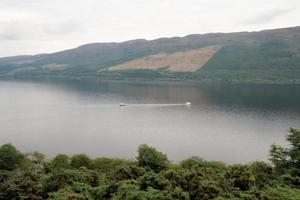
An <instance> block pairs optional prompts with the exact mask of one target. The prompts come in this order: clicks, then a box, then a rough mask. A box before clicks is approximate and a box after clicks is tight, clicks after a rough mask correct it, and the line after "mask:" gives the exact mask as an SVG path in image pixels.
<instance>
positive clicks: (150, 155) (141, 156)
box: [137, 144, 169, 171]
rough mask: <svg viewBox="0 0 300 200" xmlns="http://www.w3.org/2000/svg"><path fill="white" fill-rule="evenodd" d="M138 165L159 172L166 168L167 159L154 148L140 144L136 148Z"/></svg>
mask: <svg viewBox="0 0 300 200" xmlns="http://www.w3.org/2000/svg"><path fill="white" fill-rule="evenodd" d="M137 161H138V164H139V165H140V166H142V167H146V166H148V167H150V168H151V169H152V170H154V171H160V170H163V169H165V168H166V167H167V166H168V163H169V161H168V158H167V156H166V155H165V154H163V153H161V152H159V151H157V150H156V149H155V148H153V147H150V146H148V145H146V144H142V145H140V146H139V148H138V156H137Z"/></svg>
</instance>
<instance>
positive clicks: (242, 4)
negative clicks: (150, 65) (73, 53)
mask: <svg viewBox="0 0 300 200" xmlns="http://www.w3.org/2000/svg"><path fill="white" fill-rule="evenodd" d="M299 25H300V1H299V0H0V47H1V48H0V57H4V56H13V55H25V54H39V53H50V52H55V51H60V50H64V49H70V48H74V47H77V46H79V45H82V44H86V43H94V42H122V41H126V40H132V39H141V38H143V39H148V40H151V39H156V38H160V37H174V36H185V35H189V34H196V33H199V34H201V33H210V32H238V31H259V30H264V29H274V28H282V27H292V26H299Z"/></svg>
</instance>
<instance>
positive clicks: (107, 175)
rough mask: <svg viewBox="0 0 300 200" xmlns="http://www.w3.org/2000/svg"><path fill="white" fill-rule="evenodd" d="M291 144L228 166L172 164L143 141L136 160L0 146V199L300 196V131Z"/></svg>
mask: <svg viewBox="0 0 300 200" xmlns="http://www.w3.org/2000/svg"><path fill="white" fill-rule="evenodd" d="M286 139H287V141H288V142H289V144H290V145H289V146H288V148H284V147H281V146H279V145H276V144H273V145H272V146H271V149H270V161H271V162H272V165H270V164H268V163H265V162H259V161H256V162H252V163H249V164H235V165H226V164H224V163H222V162H216V161H205V160H202V159H200V158H198V157H191V158H189V159H186V160H183V161H181V162H180V163H176V164H175V163H171V162H170V161H169V160H168V158H167V156H166V155H165V154H163V153H161V152H159V151H157V150H156V149H154V148H152V147H150V146H147V145H141V146H139V148H138V155H137V157H136V160H123V159H111V158H95V159H92V158H90V157H88V156H87V155H84V154H78V155H73V156H71V157H69V156H67V155H64V154H59V155H57V156H55V157H54V158H53V159H51V160H46V159H45V156H44V155H43V154H41V153H38V152H34V153H26V154H24V153H21V152H20V151H18V150H17V149H16V148H15V147H14V146H12V145H11V144H5V145H3V146H1V147H0V199H53V200H54V199H56V200H64V199H66V200H68V199H70V200H71V199H78V200H81V199H89V200H91V199H114V200H117V199H122V200H129V199H130V200H148V199H155V200H172V199H178V200H188V199H199V200H200V199H216V200H225V199H245V200H255V199H262V200H297V199H300V131H298V130H296V129H290V133H289V134H288V135H287V137H286Z"/></svg>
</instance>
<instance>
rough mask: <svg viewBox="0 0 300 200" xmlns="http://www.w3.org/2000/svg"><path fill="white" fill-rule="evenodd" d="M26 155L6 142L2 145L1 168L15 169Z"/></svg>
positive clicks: (0, 151)
mask: <svg viewBox="0 0 300 200" xmlns="http://www.w3.org/2000/svg"><path fill="white" fill-rule="evenodd" d="M23 159H24V155H23V154H22V153H21V152H19V151H18V150H17V149H16V148H15V147H14V146H13V145H11V144H4V145H2V146H1V147H0V169H4V170H10V171H11V170H14V169H16V168H17V167H18V165H19V164H21V162H22V160H23Z"/></svg>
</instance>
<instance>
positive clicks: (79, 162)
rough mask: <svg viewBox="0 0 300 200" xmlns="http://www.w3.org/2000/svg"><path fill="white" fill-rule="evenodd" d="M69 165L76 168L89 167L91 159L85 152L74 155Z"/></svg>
mask: <svg viewBox="0 0 300 200" xmlns="http://www.w3.org/2000/svg"><path fill="white" fill-rule="evenodd" d="M71 166H72V167H74V168H77V169H78V168H80V167H86V168H91V167H92V160H91V159H90V158H89V157H88V156H87V155H85V154H78V155H74V156H72V158H71Z"/></svg>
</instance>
